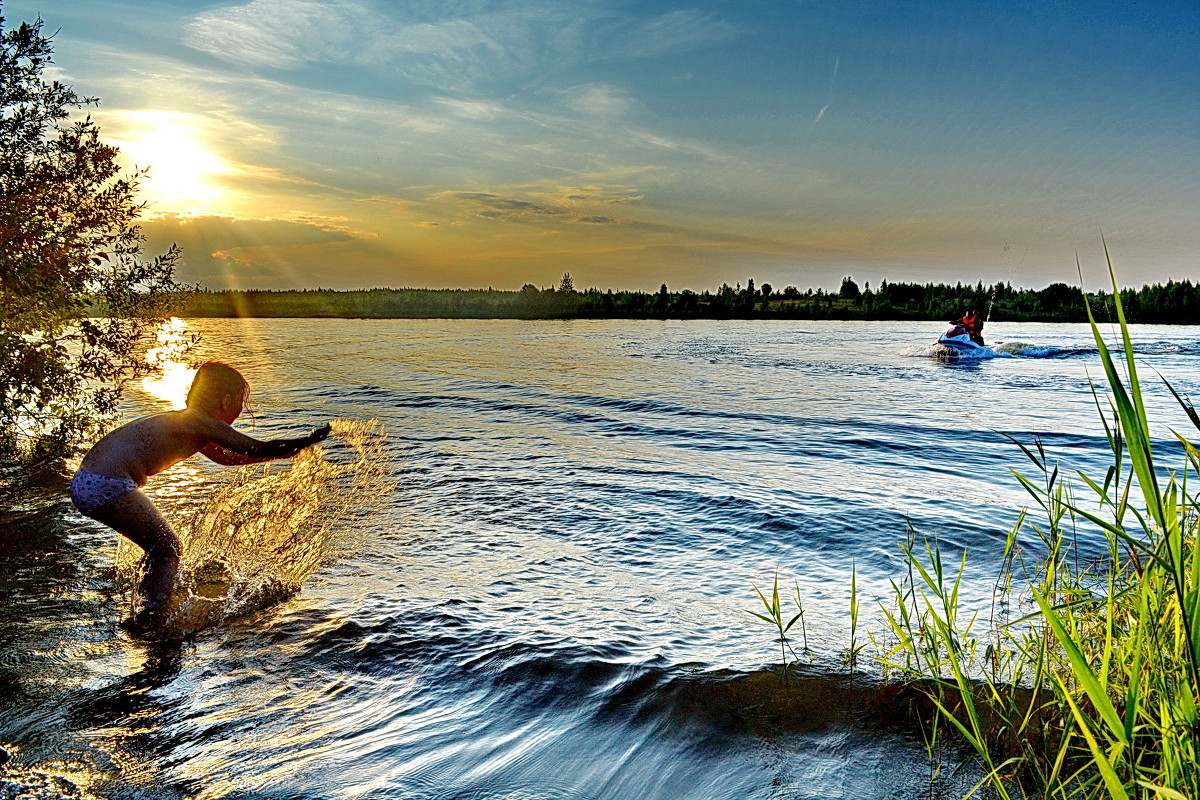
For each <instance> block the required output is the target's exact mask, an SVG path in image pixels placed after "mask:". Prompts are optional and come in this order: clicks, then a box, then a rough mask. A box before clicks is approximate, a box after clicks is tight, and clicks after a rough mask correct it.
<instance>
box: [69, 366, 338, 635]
mask: <svg viewBox="0 0 1200 800" xmlns="http://www.w3.org/2000/svg"><path fill="white" fill-rule="evenodd" d="M249 394H250V384H248V383H247V382H246V379H245V378H243V377H242V375H241V373H239V372H238V371H237V370H235V369H234V368H233V367H231V366H229V365H227V364H222V363H221V362H219V361H209V362H208V363H207V364H204V365H203V366H201V367H200V370H199V371H198V372H197V373H196V377H195V378H194V379H193V380H192V386H191V388H190V389H189V390H188V395H187V408H185V409H184V410H182V411H165V412H162V413H159V414H151V415H149V416H146V417H140V418H138V419H135V420H134V421H133V422H130V423H127V424H125V425H122V426H121V427H119V428H117V429H116V430H114V431H112V432H111V433H109V434H108V435H107V436H105V437H104V438H102V439H101V440H100V441H98V442H96V444H94V445H93V446H92V449H91V450H89V451H88V453H87V455H85V456H84V457H83V463H82V464H80V467H79V471H78V472H76V473H75V477H74V478H72V479H71V500H72V502H74V503H75V507H76V508H78V509H79V510H80V511H81V512H82V513H84V514H86V515H87V516H89V517H91V518H92V519H94V520H96V521H98V522H103V523H104V524H105V525H107V526H109V527H110V528H112V529H113V530H115V531H116V532H117V533H119V534H121V535H122V536H124V537H125V538H127V539H129V540H130V541H132V542H133V543H134V544H136V545H137V546H138V547H140V548H142V550H144V551H145V552H146V562H147V569H146V576H145V577H144V578H143V579H142V582H141V584H140V585H139V586H138V594H139V595H141V598H142V608H141V610H140V611H139V612H138V613H137V614H136V615H135V616H134V617H132V618H130V619H129V620H126V621H125V622H124V623H122V625H123V627H126V628H127V629H128V630H130V631H131V632H134V633H146V632H149V631H152V630H154V629H157V628H160V627H161V626H162V625H163V623H164V622H165V621H166V611H167V608H166V605H167V598H168V597H169V596H170V594H171V590H172V589H173V588H174V586H175V577H176V574H177V573H178V571H179V556H180V541H179V536H178V535H177V534H176V533H175V531H174V529H172V528H171V525H170V523H168V522H167V520H166V519H165V518H164V517H163V515H162V514H161V513H160V512H159V510H158V509H157V508H155V507H154V503H152V502H150V498H149V497H147V496H146V495H145V494H143V493H142V492H141V491H140V487H142V486H145V485H146V480H147V479H148V478H149V477H150V476H151V475H156V474H158V473H159V472H162V471H163V470H164V469H166V468H167V467H170V466H173V465H175V464H177V463H179V462H180V461H182V460H184V459H185V458H188V457H189V456H192V455H195V454H196V453H203V454H204V455H205V456H207V457H208V458H210V459H212V460H213V461H215V462H217V463H218V464H223V465H226V466H241V465H243V464H254V463H257V462H260V461H270V460H271V459H274V458H289V457H290V456H293V455H295V454H296V453H299V452H300V451H301V450H303V449H304V448H306V447H309V446H311V445H314V444H316V443H317V442H320V441H323V440H324V439H326V438H327V437H328V436H329V431H330V426H329V425H328V424H325V425H323V426H321V427H320V428H317V429H315V430H314V431H313V432H312V433H310V434H309V435H308V436H301V437H299V438H296V439H275V440H272V441H269V442H263V441H259V440H258V439H252V438H250V437H249V436H246V435H245V434H241V433H238V432H237V431H235V430H234V429H233V428H232V427H231V425H232V423H233V421H234V420H236V419H237V418H238V417H239V416H240V415H241V413H242V410H243V409H244V408H245V407H246V400H247V398H248V397H249Z"/></svg>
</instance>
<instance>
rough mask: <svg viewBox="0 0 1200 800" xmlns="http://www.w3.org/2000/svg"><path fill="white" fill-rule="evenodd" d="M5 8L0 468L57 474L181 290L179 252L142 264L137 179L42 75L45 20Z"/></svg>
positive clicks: (1, 41) (0, 111)
mask: <svg viewBox="0 0 1200 800" xmlns="http://www.w3.org/2000/svg"><path fill="white" fill-rule="evenodd" d="M2 12H3V6H2V5H0V462H4V463H8V464H12V463H13V462H22V463H24V464H26V465H40V466H52V465H54V464H55V463H61V460H62V459H63V458H64V457H65V456H66V455H67V454H69V453H70V452H71V450H72V448H73V447H75V446H76V445H77V444H78V443H80V442H81V441H84V440H86V439H87V438H89V437H91V436H94V435H95V434H96V433H97V432H98V431H99V430H100V429H101V427H102V426H103V424H104V422H105V420H106V418H108V417H109V416H110V415H111V414H112V412H113V411H114V410H115V408H116V404H117V401H118V400H119V398H120V396H121V391H122V389H123V387H124V386H125V385H126V383H127V382H128V381H129V380H131V379H132V378H134V377H137V376H138V375H139V374H140V373H142V372H144V371H145V370H146V369H147V365H146V362H145V358H144V343H145V342H146V341H147V339H148V337H149V336H150V335H151V334H152V333H153V331H154V329H155V327H156V326H157V324H158V323H159V322H160V321H161V319H162V317H163V316H164V313H165V311H166V309H167V307H168V303H169V302H172V301H173V300H174V299H175V296H176V293H177V292H178V291H179V290H180V288H181V287H179V286H178V285H177V284H176V283H175V281H174V266H175V262H176V260H177V258H178V255H179V253H178V250H177V249H176V248H175V247H172V248H171V249H170V250H168V251H167V252H166V253H165V254H163V255H160V256H158V257H155V258H151V259H146V258H144V257H143V255H142V244H143V241H144V239H143V236H142V234H141V231H140V229H139V227H138V226H137V225H136V220H137V218H138V217H139V215H140V214H141V212H142V210H143V208H144V206H143V204H139V203H138V202H137V200H136V193H137V189H138V182H139V179H140V178H141V177H142V173H126V172H123V171H122V169H121V168H120V166H119V165H118V163H117V150H116V148H114V147H112V146H110V145H107V144H105V143H104V142H103V141H101V139H100V130H99V128H98V127H97V126H96V124H95V123H94V122H93V121H92V119H91V117H90V116H87V117H85V118H83V119H78V120H74V121H72V120H71V113H72V112H73V111H76V110H78V109H81V108H83V107H85V106H87V105H91V104H94V103H95V102H96V101H95V99H93V98H86V97H81V96H80V95H78V94H76V93H75V91H74V90H73V89H72V88H71V87H69V86H65V85H63V84H62V83H59V82H58V81H49V80H47V79H46V77H45V72H46V69H47V67H48V66H49V65H50V64H51V63H52V58H51V57H52V53H53V48H52V41H51V40H50V38H48V37H47V36H45V35H43V33H42V21H41V20H40V19H39V20H37V21H35V22H33V23H26V22H22V23H20V24H19V25H17V26H16V27H12V28H6V27H5V24H4V17H3V16H2Z"/></svg>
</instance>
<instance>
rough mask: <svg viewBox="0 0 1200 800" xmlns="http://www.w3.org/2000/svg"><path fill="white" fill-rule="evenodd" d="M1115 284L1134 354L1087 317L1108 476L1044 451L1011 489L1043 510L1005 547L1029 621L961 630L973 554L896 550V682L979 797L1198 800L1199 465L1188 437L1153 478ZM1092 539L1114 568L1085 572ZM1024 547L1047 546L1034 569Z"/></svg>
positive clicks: (1008, 581)
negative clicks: (1082, 554) (948, 559)
mask: <svg viewBox="0 0 1200 800" xmlns="http://www.w3.org/2000/svg"><path fill="white" fill-rule="evenodd" d="M1109 274H1110V277H1112V283H1113V302H1114V303H1115V310H1116V313H1117V318H1118V321H1119V323H1120V330H1121V349H1122V351H1123V352H1119V353H1114V351H1113V350H1110V349H1109V346H1108V345H1107V344H1106V343H1105V341H1104V339H1103V337H1102V336H1101V333H1100V329H1099V327H1098V326H1097V324H1096V321H1095V318H1094V317H1093V316H1092V312H1091V309H1090V308H1089V309H1088V315H1089V320H1090V321H1091V325H1092V331H1093V334H1094V336H1095V340H1096V347H1097V349H1098V351H1099V355H1100V361H1101V364H1102V365H1103V367H1104V373H1105V377H1106V379H1107V383H1108V386H1109V393H1108V395H1107V397H1106V398H1105V399H1104V400H1102V399H1101V397H1100V396H1099V395H1096V403H1097V410H1098V411H1099V412H1100V419H1101V422H1102V424H1103V427H1104V431H1105V435H1106V437H1107V439H1108V442H1109V446H1110V448H1111V450H1112V459H1113V460H1112V465H1111V466H1110V467H1109V468H1108V470H1107V473H1106V474H1105V475H1104V476H1103V478H1102V479H1100V478H1094V477H1091V476H1088V475H1084V474H1083V473H1079V472H1076V473H1074V476H1073V477H1072V479H1070V480H1068V479H1067V478H1066V477H1065V476H1064V474H1063V473H1062V472H1060V470H1059V466H1058V465H1057V464H1056V463H1051V460H1050V459H1049V458H1047V455H1046V453H1045V450H1044V449H1043V448H1042V446H1041V443H1040V442H1035V443H1034V445H1033V446H1032V447H1026V446H1025V445H1023V444H1021V443H1020V442H1017V444H1018V445H1019V446H1020V447H1021V449H1022V450H1023V451H1024V453H1025V455H1026V456H1027V457H1028V458H1029V460H1030V462H1031V463H1032V465H1033V469H1032V471H1028V474H1024V473H1017V472H1014V475H1015V476H1016V478H1017V480H1018V481H1019V482H1020V483H1021V485H1022V486H1024V488H1025V489H1026V490H1027V491H1028V493H1029V495H1030V496H1031V497H1032V499H1033V504H1032V505H1031V506H1030V509H1029V513H1028V514H1027V513H1026V512H1022V513H1021V515H1020V517H1019V519H1018V520H1017V523H1016V525H1015V526H1014V527H1013V529H1012V531H1011V532H1010V535H1009V537H1008V541H1007V543H1006V547H1005V551H1004V566H1003V570H1002V575H1001V578H1000V580H999V581H998V582H997V598H998V600H1001V601H1003V600H1005V599H1007V598H1008V597H1009V596H1010V595H1013V594H1015V595H1016V597H1015V598H1014V600H1015V601H1016V608H1017V609H1019V610H1022V609H1023V610H1024V611H1026V612H1028V613H1025V614H1024V615H1023V616H1020V617H1019V618H1018V619H1015V620H1013V619H1007V618H1006V617H1011V616H1012V608H1011V607H1009V608H1005V607H1004V606H1003V603H1001V604H1000V605H998V610H999V612H1000V616H999V618H998V617H997V615H996V613H995V611H996V610H997V609H994V613H993V616H992V618H991V619H990V620H982V621H981V620H980V619H979V614H978V613H976V614H971V615H964V614H963V612H962V611H961V610H960V607H959V598H958V591H959V585H960V583H961V580H962V576H963V571H964V565H965V558H966V556H965V554H964V556H963V561H961V562H959V563H958V565H957V567H956V568H955V567H954V566H953V565H949V564H946V563H944V562H943V560H942V554H941V552H940V550H939V549H938V547H937V545H936V543H930V542H927V541H926V542H921V543H918V540H917V537H916V536H915V535H912V534H910V536H909V538H908V541H907V542H906V543H905V544H903V545H901V546H902V548H903V549H904V552H905V556H906V558H907V560H908V565H909V569H910V576H911V577H910V578H909V579H908V580H905V581H902V582H900V583H895V584H893V590H894V596H893V598H892V599H891V602H890V604H889V606H887V607H884V613H885V615H886V619H887V621H888V624H889V626H890V628H891V632H892V634H893V635H894V637H895V641H896V644H895V646H894V647H892V648H891V649H889V650H887V651H886V652H884V653H882V655H881V660H882V661H883V662H884V668H885V670H886V671H890V672H892V673H893V674H899V675H902V676H904V679H905V680H906V681H909V682H911V683H912V684H913V685H915V686H917V687H918V688H919V689H920V691H922V692H923V693H924V694H926V695H927V696H928V698H929V699H930V700H931V701H932V707H933V709H934V710H933V712H932V713H931V714H930V715H929V719H927V720H925V723H926V725H927V731H926V738H927V740H930V741H932V740H936V739H937V738H938V737H943V738H944V733H945V732H946V731H949V730H952V731H953V732H956V733H957V734H958V736H959V737H960V738H961V739H962V740H964V741H965V742H966V743H967V744H968V745H969V746H970V748H972V749H973V750H974V752H975V753H976V754H977V755H978V757H979V759H980V760H981V761H982V764H983V767H984V770H985V773H986V774H985V777H984V778H983V780H982V781H981V782H980V784H979V785H977V786H976V787H975V790H974V791H973V792H972V793H974V792H975V791H979V790H982V791H983V792H984V793H985V794H989V795H992V796H996V797H1000V798H1012V797H1022V798H1028V797H1038V798H1107V797H1113V798H1170V799H1171V800H1180V799H1181V798H1200V765H1198V761H1200V753H1198V752H1197V742H1198V737H1200V727H1198V709H1200V548H1197V547H1196V535H1197V532H1198V528H1200V526H1198V523H1197V514H1198V503H1197V500H1198V497H1197V495H1196V493H1195V492H1194V490H1192V489H1190V488H1189V485H1188V479H1189V473H1192V472H1194V473H1200V452H1198V451H1197V449H1196V447H1195V446H1193V445H1192V444H1190V443H1188V442H1187V440H1186V439H1185V438H1184V437H1183V436H1181V435H1179V434H1178V433H1176V434H1175V435H1176V437H1177V438H1178V439H1179V441H1180V442H1181V443H1182V445H1183V452H1184V454H1185V455H1184V463H1183V465H1182V467H1181V468H1180V469H1179V470H1178V471H1175V472H1172V471H1164V470H1163V469H1162V468H1161V467H1160V466H1159V465H1158V463H1157V462H1156V461H1155V455H1154V452H1153V446H1152V439H1151V433H1150V424H1149V421H1148V419H1147V414H1146V406H1145V403H1144V398H1143V392H1142V387H1141V384H1140V382H1139V379H1138V372H1137V366H1136V364H1135V363H1134V358H1133V347H1132V343H1131V341H1130V337H1129V330H1128V326H1127V324H1126V321H1125V315H1124V311H1123V309H1122V308H1121V304H1120V291H1119V290H1118V288H1117V284H1116V278H1115V275H1114V273H1113V269H1112V263H1111V260H1110V261H1109ZM1171 391H1172V392H1174V389H1171ZM1176 397H1177V398H1179V396H1178V395H1176ZM1179 399H1180V402H1181V404H1182V405H1183V406H1184V407H1185V409H1186V410H1187V411H1188V416H1189V417H1191V419H1192V421H1193V422H1194V423H1196V425H1197V427H1200V419H1198V418H1197V415H1196V414H1195V411H1194V410H1193V409H1192V408H1191V406H1190V405H1189V404H1187V403H1186V401H1184V400H1183V399H1182V398H1179ZM1014 441H1016V440H1014ZM1074 477H1077V478H1078V481H1075V480H1074ZM1193 486H1194V478H1193ZM1080 527H1087V528H1092V529H1098V530H1099V531H1100V532H1102V534H1103V536H1104V537H1105V539H1106V541H1107V556H1106V557H1105V558H1102V559H1098V560H1093V561H1092V562H1091V563H1084V564H1081V563H1080V561H1079V558H1078V555H1077V548H1076V547H1075V546H1074V545H1075V544H1076V542H1075V536H1076V531H1077V529H1078V528H1080ZM1022 532H1028V533H1032V534H1033V535H1035V536H1036V539H1037V542H1038V547H1037V548H1036V550H1037V559H1036V560H1035V561H1033V562H1027V561H1026V557H1025V554H1024V552H1023V550H1022V548H1021V547H1020V546H1019V545H1018V534H1019V533H1022Z"/></svg>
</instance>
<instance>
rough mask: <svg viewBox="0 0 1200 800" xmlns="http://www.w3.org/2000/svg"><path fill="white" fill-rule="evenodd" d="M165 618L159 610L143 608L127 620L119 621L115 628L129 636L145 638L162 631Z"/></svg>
mask: <svg viewBox="0 0 1200 800" xmlns="http://www.w3.org/2000/svg"><path fill="white" fill-rule="evenodd" d="M165 623H166V617H165V615H164V614H163V612H162V609H160V608H143V609H142V610H141V611H139V612H138V613H136V614H134V615H133V616H132V617H130V618H129V619H124V620H121V621H120V622H119V623H117V627H119V628H120V629H121V630H123V631H125V632H126V633H128V634H129V635H130V636H137V637H145V636H148V635H150V634H152V633H155V632H157V631H160V630H162V628H163V627H164V624H165Z"/></svg>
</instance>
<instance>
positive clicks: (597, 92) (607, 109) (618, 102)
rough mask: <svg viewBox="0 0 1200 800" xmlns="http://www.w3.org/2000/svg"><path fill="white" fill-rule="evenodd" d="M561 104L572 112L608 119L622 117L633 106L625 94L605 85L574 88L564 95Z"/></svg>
mask: <svg viewBox="0 0 1200 800" xmlns="http://www.w3.org/2000/svg"><path fill="white" fill-rule="evenodd" d="M563 102H564V105H565V106H566V107H567V108H569V109H571V110H572V111H576V112H578V113H580V114H585V115H587V116H591V117H603V118H608V119H614V118H618V117H623V116H625V115H626V114H628V113H629V111H630V110H631V109H632V108H633V106H634V101H633V99H632V98H631V97H630V96H629V94H628V93H627V92H625V91H624V90H623V89H620V88H618V87H616V86H610V85H607V84H592V85H590V86H576V87H575V88H573V89H569V90H567V91H566V92H565V93H564V101H563Z"/></svg>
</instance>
